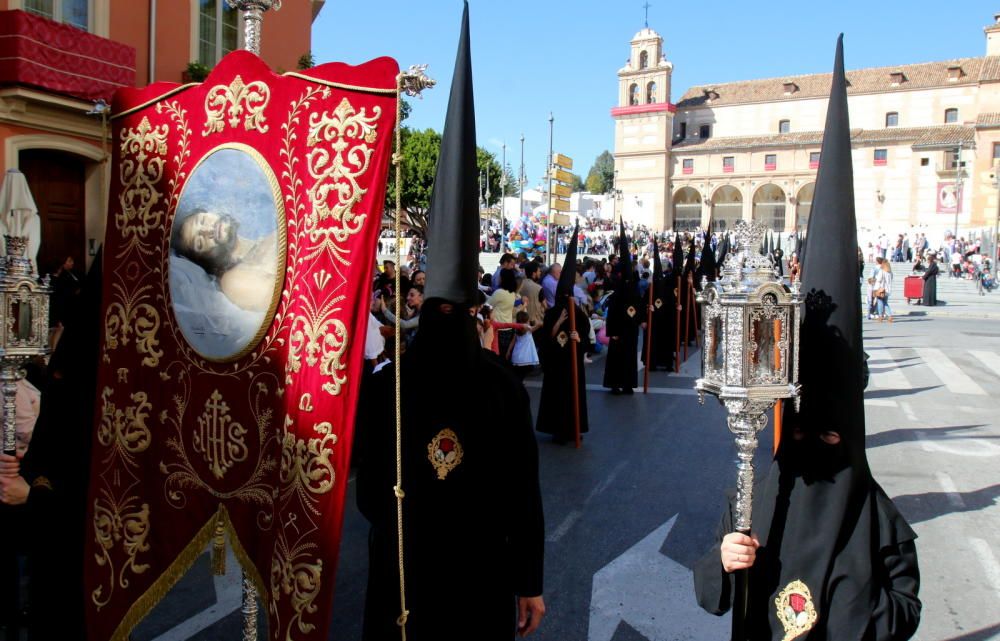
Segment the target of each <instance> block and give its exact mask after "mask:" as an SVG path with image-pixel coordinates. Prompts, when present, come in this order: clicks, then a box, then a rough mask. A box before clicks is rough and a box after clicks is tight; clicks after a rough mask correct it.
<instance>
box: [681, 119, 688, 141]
mask: <svg viewBox="0 0 1000 641" xmlns="http://www.w3.org/2000/svg"><path fill="white" fill-rule="evenodd" d="M687 137H688V124H687V123H686V122H682V123H681V133H680V139H681V140H684V139H685V138H687Z"/></svg>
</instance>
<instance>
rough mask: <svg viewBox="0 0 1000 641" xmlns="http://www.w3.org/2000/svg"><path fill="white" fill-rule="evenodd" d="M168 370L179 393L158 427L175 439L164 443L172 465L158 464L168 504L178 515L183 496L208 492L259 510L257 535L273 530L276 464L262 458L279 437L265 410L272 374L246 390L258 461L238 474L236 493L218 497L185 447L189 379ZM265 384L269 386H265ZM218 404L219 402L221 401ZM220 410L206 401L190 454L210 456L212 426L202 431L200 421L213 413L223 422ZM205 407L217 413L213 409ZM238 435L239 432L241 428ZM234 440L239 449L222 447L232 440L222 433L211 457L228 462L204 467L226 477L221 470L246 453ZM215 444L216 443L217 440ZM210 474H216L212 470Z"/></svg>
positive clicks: (180, 365) (228, 426) (215, 461)
mask: <svg viewBox="0 0 1000 641" xmlns="http://www.w3.org/2000/svg"><path fill="white" fill-rule="evenodd" d="M172 367H176V368H177V369H178V370H179V371H178V372H177V375H176V378H177V381H178V383H179V384H180V390H181V391H180V393H178V394H177V395H176V396H175V397H174V399H173V400H174V408H173V411H172V412H170V414H169V415H168V416H167V417H165V420H164V421H163V424H164V427H165V428H171V427H172V428H173V431H174V435H173V436H170V437H168V438H167V439H166V447H167V449H168V450H169V451H170V452H171V453H172V454H173V457H172V460H171V462H170V463H167V462H165V461H160V472H161V473H162V474H165V475H166V479H164V481H163V492H164V496H165V497H166V499H167V502H168V503H169V504H170V505H171V506H172V507H174V508H177V509H183V508H184V507H185V505H186V504H187V496H186V492H187V491H188V490H191V489H197V490H201V491H204V492H208V493H209V494H211V495H212V496H214V497H216V498H218V499H235V500H239V501H242V502H244V503H247V504H249V505H257V506H260V511H259V512H258V514H257V525H258V527H260V528H261V529H264V530H269V529H270V528H271V527H272V523H273V519H274V500H275V498H276V491H275V490H274V487H273V483H271V482H270V481H269V480H268V478H269V476H270V473H271V472H273V470H275V469H277V467H278V461H277V459H275V458H273V457H270V456H265V455H264V453H266V452H268V451H269V448H270V447H271V445H270V442H271V441H272V439H273V440H274V441H278V439H279V436H278V434H277V433H275V430H273V429H272V427H271V423H272V420H273V418H274V410H273V409H272V407H271V406H270V405H271V404H272V401H271V400H270V399H269V397H270V395H271V391H272V389H274V387H273V386H272V385H273V383H276V381H275V380H274V376H273V375H271V374H259V375H258V376H256V377H255V378H254V379H253V380H252V381H251V382H250V384H249V397H250V411H251V413H252V415H253V417H254V421H255V422H256V428H257V429H256V430H254V431H253V434H254V435H255V436H256V437H257V451H258V452H259V454H258V457H257V461H256V463H254V466H253V468H252V470H250V469H247V470H241V474H243V475H245V476H246V477H247V478H246V480H245V481H243V482H242V483H241V484H240V485H239V487H237V488H236V489H233V490H228V491H222V490H219V489H217V488H215V487H212V486H211V485H209V483H208V482H207V481H206V480H205V479H203V478H202V476H201V475H200V474H199V473H198V471H197V470H196V469H195V466H194V464H193V463H192V461H191V456H190V454H189V452H188V449H187V445H186V443H185V435H186V434H187V433H188V431H187V430H185V429H184V427H183V426H184V425H188V424H190V421H191V418H190V417H188V418H185V416H186V414H187V409H188V399H189V394H190V391H191V379H190V375H189V374H188V373H187V371H186V370H185V369H184V367H185V364H184V363H181V362H175V363H173V364H172ZM265 381H271V382H270V383H268V382H265ZM213 397H214V394H213ZM218 400H221V396H220V398H219V399H218ZM220 405H221V404H220V403H218V402H213V398H210V399H209V401H208V402H207V403H206V404H205V409H204V413H203V414H202V416H201V418H200V419H199V430H202V431H201V432H197V433H195V434H194V435H193V436H192V437H191V438H192V449H194V450H195V451H197V452H201V451H202V450H203V449H204V450H207V451H210V452H212V451H213V450H212V448H213V447H215V446H214V445H213V444H212V443H210V442H209V436H210V435H211V430H210V429H209V428H210V427H211V426H210V424H205V425H204V428H203V427H202V423H201V421H202V419H205V418H206V415H207V418H208V420H209V422H210V421H211V417H212V415H213V414H214V413H218V416H217V418H219V417H223V418H225V415H226V414H228V408H227V410H226V411H222V409H221V406H220ZM210 406H219V407H216V408H215V409H212V408H210ZM216 425H217V426H220V427H222V428H223V429H224V430H225V429H230V430H232V429H233V426H232V425H231V424H230V423H229V422H228V421H222V422H221V423H216ZM240 429H243V428H242V426H241V427H240ZM243 433H244V434H249V433H251V432H250V430H247V429H243ZM239 437H240V445H239V446H236V447H232V448H230V449H227V447H230V446H233V445H234V443H233V442H232V441H231V440H230V439H231V438H232V437H231V436H230V435H228V434H225V433H223V434H222V435H221V436H220V437H219V438H220V439H222V440H223V441H225V442H226V445H225V446H223V447H221V449H217V450H214V451H215V452H217V453H219V456H222V457H228V458H219V457H217V456H216V454H214V453H213V455H212V456H213V459H212V461H209V464H210V465H216V464H217V465H218V469H219V470H220V471H222V472H223V474H225V473H226V470H231V469H232V466H233V462H234V461H235V460H236V458H234V453H235V454H236V455H238V456H242V460H245V459H246V452H245V450H244V448H246V445H245V443H244V441H243V434H239ZM216 440H217V441H218V439H216ZM247 449H248V448H247ZM224 466H225V467H224ZM214 473H215V469H214V468H213V474H214ZM215 478H216V479H220V478H221V476H219V475H215Z"/></svg>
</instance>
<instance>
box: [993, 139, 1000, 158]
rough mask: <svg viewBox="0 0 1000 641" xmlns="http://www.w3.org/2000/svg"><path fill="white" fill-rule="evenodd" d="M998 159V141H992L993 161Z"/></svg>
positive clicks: (999, 156)
mask: <svg viewBox="0 0 1000 641" xmlns="http://www.w3.org/2000/svg"><path fill="white" fill-rule="evenodd" d="M997 160H1000V142H995V143H993V161H994V162H996V161H997Z"/></svg>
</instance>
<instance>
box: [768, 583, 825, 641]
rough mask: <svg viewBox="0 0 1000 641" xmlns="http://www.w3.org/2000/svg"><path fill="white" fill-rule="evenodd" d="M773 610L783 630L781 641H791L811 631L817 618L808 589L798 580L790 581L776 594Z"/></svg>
mask: <svg viewBox="0 0 1000 641" xmlns="http://www.w3.org/2000/svg"><path fill="white" fill-rule="evenodd" d="M774 608H775V614H776V615H777V617H778V620H779V621H781V625H782V627H783V628H784V629H785V637H784V639H783V640H782V641H792V639H795V638H796V637H799V636H802V635H803V634H805V633H806V632H808V631H809V630H812V628H813V626H814V625H816V620H817V619H818V618H819V615H818V614H817V612H816V606H815V605H813V600H812V594H811V593H810V592H809V587H808V586H807V585H806V584H805V583H803V582H802V581H799V580H795V581H792V582H791V583H789V584H788V585H786V586H785V588H784V589H783V590H782V591H781V592H779V593H778V596H777V598H776V599H775V600H774Z"/></svg>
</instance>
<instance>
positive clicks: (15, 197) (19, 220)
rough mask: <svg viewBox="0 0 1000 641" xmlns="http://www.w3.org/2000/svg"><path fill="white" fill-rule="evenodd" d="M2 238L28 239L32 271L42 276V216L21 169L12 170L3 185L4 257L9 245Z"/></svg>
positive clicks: (0, 231) (0, 219) (0, 205)
mask: <svg viewBox="0 0 1000 641" xmlns="http://www.w3.org/2000/svg"><path fill="white" fill-rule="evenodd" d="M2 236H27V237H28V255H27V258H28V259H29V260H31V269H32V271H34V272H35V273H36V274H37V273H38V261H37V258H38V247H39V246H40V245H41V243H42V221H41V219H40V218H39V217H38V207H37V206H36V205H35V199H34V198H33V197H32V196H31V190H30V189H28V181H27V179H26V178H25V177H24V174H22V173H21V172H20V171H18V170H17V169H8V170H7V174H6V175H5V176H4V179H3V185H2V186H0V242H3V247H4V254H6V253H7V246H6V242H5V241H3V239H2Z"/></svg>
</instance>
